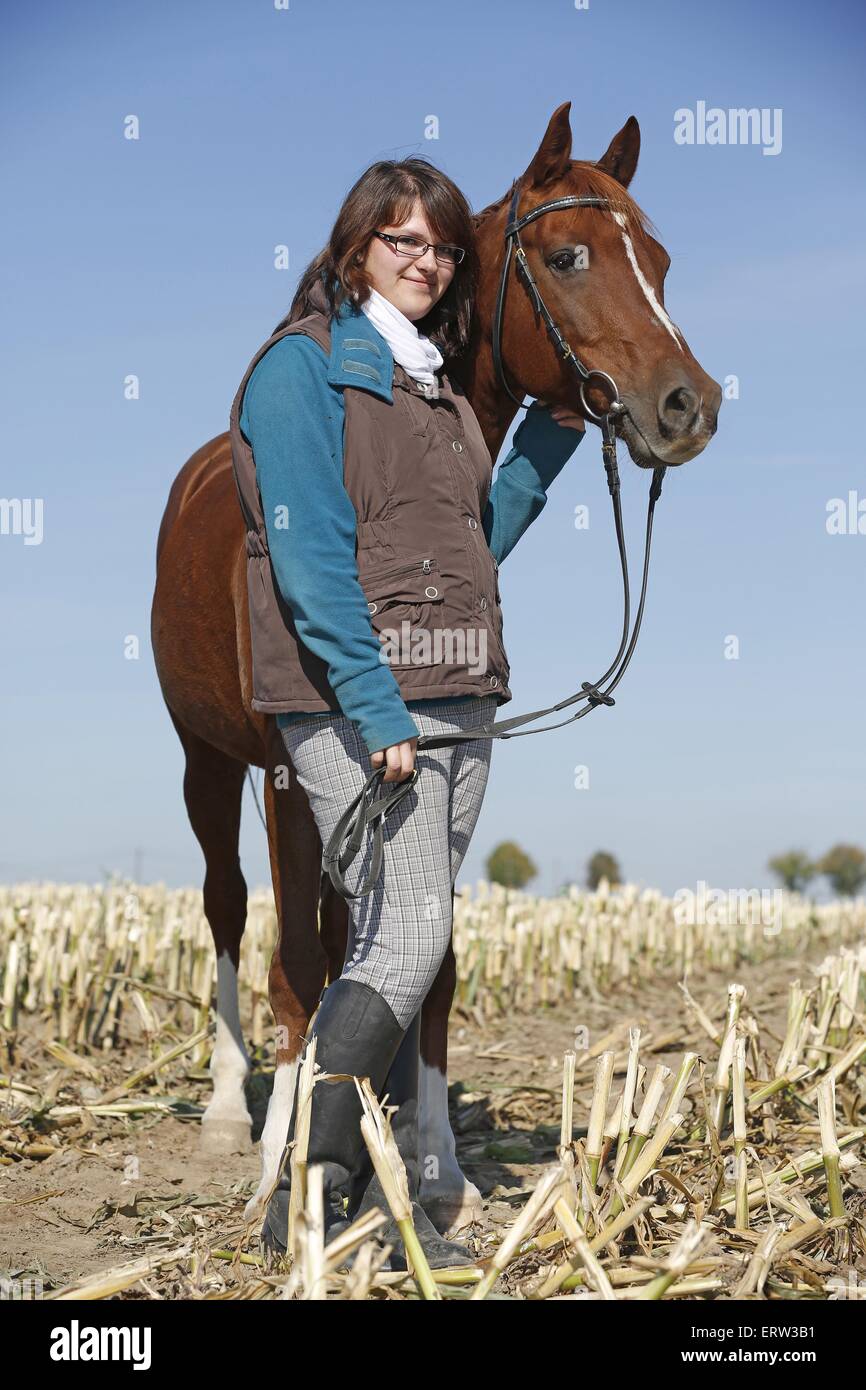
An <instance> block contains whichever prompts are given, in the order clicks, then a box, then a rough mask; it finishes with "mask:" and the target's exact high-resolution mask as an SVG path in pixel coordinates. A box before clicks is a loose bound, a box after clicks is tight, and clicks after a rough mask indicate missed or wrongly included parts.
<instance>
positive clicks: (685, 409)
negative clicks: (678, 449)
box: [659, 384, 701, 436]
mask: <svg viewBox="0 0 866 1390" xmlns="http://www.w3.org/2000/svg"><path fill="white" fill-rule="evenodd" d="M700 408H701V401H700V397H699V396H698V393H697V392H696V391H693V390H692V388H691V387H690V386H685V385H682V384H681V385H679V386H675V387H674V388H673V390H672V391H667V392H663V393H662V396H661V399H660V400H659V424H660V425H661V428H662V431H663V433H664V434H666V435H668V436H672V435H677V434H685V433H686V432H687V431H688V430H691V429H692V428H693V427H694V423H695V421H696V419H697V418H698V411H699V410H700Z"/></svg>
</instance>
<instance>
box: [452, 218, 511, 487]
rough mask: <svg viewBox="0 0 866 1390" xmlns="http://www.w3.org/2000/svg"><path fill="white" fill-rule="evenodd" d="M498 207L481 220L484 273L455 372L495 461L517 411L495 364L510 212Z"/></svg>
mask: <svg viewBox="0 0 866 1390" xmlns="http://www.w3.org/2000/svg"><path fill="white" fill-rule="evenodd" d="M498 211H500V215H499V216H497V212H496V211H494V212H492V213H491V214H490V215H489V216H488V217H485V218H484V219H483V221H481V222H479V224H478V229H477V234H478V252H479V257H480V260H481V276H480V281H479V284H478V292H477V294H476V300H475V321H474V323H473V326H472V336H471V339H470V342H469V347H468V348H467V350H466V354H465V356H464V358H463V361H462V362H461V363H460V365H459V367H458V368H457V371H456V372H455V375H456V376H457V379H458V380H459V381H460V384H461V385H462V387H463V389H464V391H465V392H466V395H467V396H468V398H469V403H470V405H471V406H472V409H473V410H474V411H475V414H476V416H477V418H478V423H479V425H480V426H481V430H482V433H483V435H484V439H485V441H486V443H487V447H488V449H489V450H490V454H491V457H492V458H493V461H494V463H495V462H496V457H497V455H498V453H499V450H500V449H501V447H502V441H503V439H504V438H505V436H506V434H507V433H508V427H509V425H510V424H511V422H512V420H513V419H514V416H515V415H516V413H517V412H516V409H515V406H514V402H513V401H512V400H511V398H510V396H509V395H508V394H507V392H506V391H504V390H503V388H502V385H501V383H500V382H499V381H498V380H497V378H496V372H495V370H494V367H493V307H494V304H495V302H496V294H497V291H498V288H499V277H500V275H501V273H502V257H503V255H504V254H505V252H504V237H503V232H504V228H505V220H504V218H505V215H506V214H507V209H506V214H502V213H501V210H498ZM500 224H501V225H500Z"/></svg>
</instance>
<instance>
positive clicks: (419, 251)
mask: <svg viewBox="0 0 866 1390" xmlns="http://www.w3.org/2000/svg"><path fill="white" fill-rule="evenodd" d="M373 236H377V237H381V239H382V241H390V242H391V243H392V245H393V246H394V249H395V250H396V252H397V255H398V256H411V257H412V258H413V260H415V259H417V258H418V256H423V255H424V253H425V252H426V251H429V250H430V249H431V245H432V243H431V242H429V241H420V240H419V238H418V237H416V236H393V235H392V234H391V233H390V232H374V233H373ZM432 249H433V254H434V256H435V257H436V259H437V261H441V262H442V263H443V264H444V265H459V264H460V262H461V261H462V260H463V257H464V256H465V255H466V252H465V251H464V249H463V247H462V246H448V245H446V244H440V245H439V246H433V248H432Z"/></svg>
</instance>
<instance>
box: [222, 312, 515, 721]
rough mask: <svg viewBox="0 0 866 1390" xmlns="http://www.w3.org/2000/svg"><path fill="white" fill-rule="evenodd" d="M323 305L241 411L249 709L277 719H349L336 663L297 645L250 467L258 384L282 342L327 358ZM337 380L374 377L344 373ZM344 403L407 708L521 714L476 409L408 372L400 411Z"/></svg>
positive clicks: (375, 593) (375, 601) (238, 469)
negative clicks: (319, 715)
mask: <svg viewBox="0 0 866 1390" xmlns="http://www.w3.org/2000/svg"><path fill="white" fill-rule="evenodd" d="M317 291H318V287H317ZM316 297H317V299H318V302H320V303H321V304H322V306H323V307H322V309H321V310H318V309H317V310H315V311H314V312H312V313H310V314H309V315H307V316H306V317H305V318H303V319H299V320H298V321H297V322H295V323H293V324H291V325H290V326H289V327H288V328H284V329H282V330H281V331H280V332H278V333H274V334H272V336H271V337H270V338H268V340H267V342H265V343H263V344H262V346H261V347H260V348H259V350H258V352H257V353H256V354H255V356H254V357H253V359H252V361H251V362H250V364H249V366H248V368H247V370H246V372H245V373H244V378H243V380H242V382H241V384H240V387H239V388H238V392H237V395H236V396H235V400H234V404H233V405H232V410H231V425H230V430H231V446H232V466H233V469H234V475H235V481H236V483H237V488H238V494H239V497H240V502H241V509H242V511H243V513H244V518H245V521H246V527H247V533H246V536H247V590H248V598H249V613H250V630H251V642H252V659H253V698H252V705H253V709H256V710H261V711H265V712H269V713H279V712H287V711H290V710H327V709H331V710H335V711H339V709H340V705H339V701H338V700H337V697H336V695H335V694H334V692H333V690H332V689H331V686H330V684H329V682H328V678H327V666H326V664H325V662H324V661H322V659H321V658H320V657H318V656H316V655H315V654H314V653H313V652H311V651H310V650H309V648H307V647H305V646H304V644H303V642H302V641H301V639H300V638H299V637H298V634H297V631H296V629H295V624H294V619H293V616H292V613H291V611H290V609H289V607H288V606H287V604H286V603H285V601H284V600H283V597H282V594H281V593H280V591H279V587H278V585H277V581H276V577H275V575H274V570H273V566H272V565H271V560H270V555H269V553H268V541H267V534H266V531H265V523H264V516H263V512H262V501H261V497H260V495H259V489H258V485H257V482H256V469H255V462H254V459H253V453H252V449H251V447H250V443H249V441H248V440H247V438H246V436H245V435H244V434H243V433H242V431H241V428H240V423H239V421H240V415H241V408H242V404H243V396H244V391H245V390H246V386H247V382H248V381H249V378H250V375H251V373H252V371H253V369H254V367H255V366H256V364H257V362H258V361H259V360H260V359H261V358H262V357H263V356H264V354H265V353H266V352H267V351H268V349H269V348H270V347H271V346H272V345H273V344H274V343H276V342H278V341H279V339H280V338H283V337H286V336H287V335H288V334H290V333H305V334H307V335H308V336H309V337H311V338H313V339H314V340H315V341H316V342H317V343H318V344H319V345H320V346H321V347H322V348H323V349H324V351H325V353H326V354H327V355H328V357H329V358H330V356H331V333H330V326H329V317H328V310H327V302H326V301H325V299H324V296H323V295H321V294H318V293H317V296H316ZM344 347H345V348H348V347H349V343H348V342H347V343H345V344H344ZM353 355H354V356H355V357H360V358H363V356H364V354H363V353H358V352H357V351H356V352H355V353H354V354H352V353H351V352H346V351H344V353H343V358H344V359H346V358H350V357H351V356H353ZM337 356H340V354H339V353H338V354H337ZM370 360H371V359H370V357H369V356H367V362H369V361H370ZM340 366H343V367H348V368H349V369H350V370H351V369H352V368H355V369H356V370H358V371H359V372H360V371H363V370H364V369H365V367H364V364H363V363H361V365H360V366H359V363H358V362H351V361H347V360H344V361H343V362H342V363H338V364H337V370H339V368H340ZM323 370H324V366H323ZM366 370H369V369H366ZM356 380H357V381H358V382H359V383H360V382H361V381H363V376H362V375H360V374H359V375H358V376H357V377H356ZM341 389H342V390H343V400H344V407H345V429H344V434H343V440H344V444H343V481H344V485H345V487H346V491H347V492H348V494H349V497H350V498H351V501H352V504H353V506H354V508H355V512H356V515H357V542H356V559H357V564H358V577H359V581H360V584H361V587H362V589H363V590H364V593H365V596H366V598H367V602H368V608H369V612H370V622H371V624H372V626H373V629H374V630H375V631H376V632H377V633H378V635H379V638H380V641H383V639H384V640H385V649H384V651H383V655H385V656H387V664H388V665H389V666H390V668H391V671H392V672H393V675H394V678H395V680H396V682H397V685H398V686H399V689H400V693H401V695H402V696H403V698H404V699H407V700H408V699H441V698H443V697H447V696H454V695H478V696H482V695H491V694H495V695H496V696H497V697H498V703H500V704H502V703H504V702H506V701H508V700H510V699H511V691H510V690H509V688H508V676H509V665H508V659H507V657H506V654H505V649H504V647H503V642H502V611H501V608H500V600H499V585H498V573H497V571H498V566H497V564H496V561H495V560H494V558H493V556H492V555H491V553H490V549H489V547H488V545H487V541H486V539H485V536H484V531H483V529H482V526H481V516H482V513H483V511H484V507H485V505H486V502H487V498H488V495H489V492H490V483H491V475H492V471H493V464H492V460H491V457H490V451H489V450H488V448H487V445H486V444H485V442H484V436H483V434H482V432H481V427H480V426H479V424H478V421H477V419H476V417H475V413H474V411H473V409H472V407H471V405H470V404H469V401H468V400H467V398H466V396H465V394H464V393H463V392H462V390H461V388H460V386H459V384H458V383H456V382H452V381H451V380H449V378H448V377H447V375H446V374H445V372H444V370H443V371H442V372H441V373H440V387H439V396H438V399H433V398H430V397H429V396H427V395H426V394H425V393H424V391H423V390H422V388H421V387H420V386H419V384H418V382H416V381H415V380H413V378H412V377H410V376H409V375H408V374H407V373H406V372H405V371H404V370H403V368H402V367H401V366H400V365H399V363H397V362H395V363H394V375H393V392H392V394H393V401H388V400H386V399H384V398H382V397H381V396H379V395H376V394H374V393H373V392H372V391H371V390H369V389H364V387H363V386H362V385H360V384H359V385H358V386H353V385H344V386H343V387H342V388H341Z"/></svg>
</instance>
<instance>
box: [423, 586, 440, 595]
mask: <svg viewBox="0 0 866 1390" xmlns="http://www.w3.org/2000/svg"><path fill="white" fill-rule="evenodd" d="M424 593H425V594H426V595H427V597H428V598H438V597H439V590H438V589H434V588H433V587H432V585H431V587H430V588H429V589H425V590H424Z"/></svg>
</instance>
